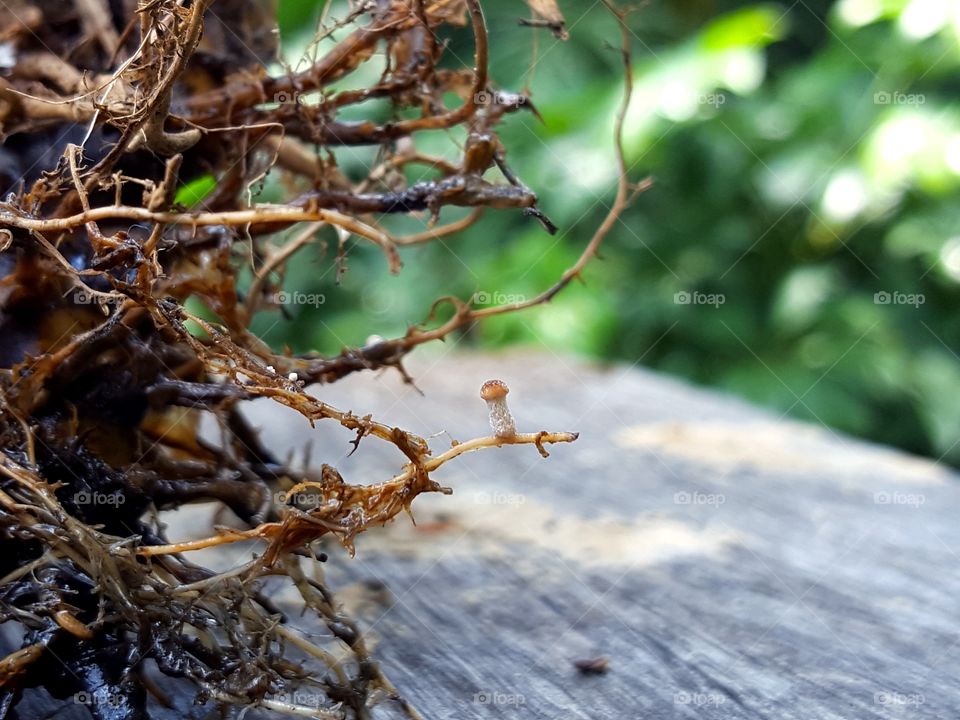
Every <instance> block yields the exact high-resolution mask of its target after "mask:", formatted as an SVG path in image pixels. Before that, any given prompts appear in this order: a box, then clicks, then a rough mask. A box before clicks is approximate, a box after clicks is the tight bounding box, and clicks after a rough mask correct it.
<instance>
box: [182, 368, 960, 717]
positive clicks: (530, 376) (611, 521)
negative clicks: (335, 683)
mask: <svg viewBox="0 0 960 720" xmlns="http://www.w3.org/2000/svg"><path fill="white" fill-rule="evenodd" d="M410 370H411V372H412V374H413V375H414V377H415V378H416V379H417V383H418V385H419V387H420V388H421V389H422V390H423V392H424V395H420V394H419V393H417V392H416V391H415V390H414V389H412V388H410V387H406V386H404V385H403V384H402V383H401V382H400V381H399V379H398V378H397V377H396V376H394V375H392V374H386V375H383V376H381V377H380V378H379V379H377V380H375V381H373V382H371V381H370V378H369V377H355V378H349V379H348V380H346V381H344V382H342V383H338V384H337V385H336V386H332V387H330V388H323V389H321V390H320V391H319V394H320V397H321V398H322V399H324V400H327V401H329V402H331V403H332V404H334V405H336V406H338V407H343V408H347V407H349V408H351V409H353V410H354V411H355V412H357V413H358V414H363V413H366V412H372V413H373V414H374V416H375V417H376V418H377V419H378V420H381V421H384V422H389V423H393V424H396V425H400V426H401V427H404V428H406V429H409V430H412V431H415V432H418V433H421V434H423V435H432V434H434V433H440V432H443V431H445V432H447V433H449V434H450V435H451V436H453V437H455V438H457V439H459V440H466V439H469V438H470V437H473V436H477V435H482V434H486V432H487V428H486V408H485V405H484V403H483V402H482V401H481V400H480V399H479V397H478V394H477V393H478V389H479V387H480V385H481V383H482V382H483V381H485V380H487V379H489V378H492V377H497V378H501V379H503V380H505V381H506V382H507V383H508V384H509V386H510V388H511V393H510V404H511V408H512V410H513V413H514V415H515V417H516V419H517V423H518V429H519V430H520V431H522V432H526V431H535V430H541V429H548V430H578V431H580V432H581V437H580V440H579V441H578V442H577V443H575V444H573V445H571V446H555V447H551V448H550V451H551V457H550V458H549V459H542V458H541V457H540V456H539V455H538V454H537V452H536V450H535V449H534V448H533V447H513V448H504V449H497V450H487V451H483V452H478V453H473V454H471V455H468V456H464V457H462V458H460V459H459V460H458V461H457V462H455V463H451V464H449V465H447V466H445V467H444V468H442V469H441V470H439V471H438V472H437V473H436V474H435V479H437V480H440V481H442V482H444V483H445V484H447V485H450V486H451V487H453V488H454V494H453V495H452V496H449V497H443V496H436V497H422V498H419V499H418V500H417V502H416V503H415V505H414V512H415V516H416V520H417V525H416V526H414V525H413V524H412V523H410V522H409V521H408V520H406V519H403V518H401V519H399V520H398V521H396V522H394V523H393V524H391V525H389V526H387V527H385V528H383V529H379V530H372V531H370V532H369V533H367V534H365V535H363V536H361V537H360V538H359V539H358V542H357V556H356V558H354V559H353V560H350V559H349V558H347V557H346V555H345V553H344V552H343V551H341V550H338V549H337V548H336V547H335V546H331V547H330V548H329V552H330V556H331V558H330V561H329V562H328V580H329V582H330V584H331V585H332V586H333V588H334V589H335V590H336V591H337V594H338V598H339V599H340V601H341V602H342V603H343V604H344V605H345V607H346V608H347V609H348V610H349V611H350V612H352V613H354V614H355V615H356V616H358V617H359V618H361V620H362V623H361V624H362V626H363V627H364V628H366V634H367V636H368V637H369V638H370V641H371V642H372V643H373V644H374V646H375V648H376V650H375V653H376V656H377V657H378V659H379V660H380V661H381V663H382V665H383V668H384V670H385V672H386V673H387V675H388V676H389V677H390V678H391V679H392V680H393V682H394V683H395V684H396V685H397V686H398V687H399V689H400V690H401V692H402V693H403V694H404V696H405V697H407V698H408V699H409V700H410V701H411V702H412V703H413V704H414V705H415V706H416V707H417V708H418V709H419V710H420V711H421V712H422V713H423V715H424V716H425V717H426V718H440V719H445V718H450V719H453V718H456V719H458V720H459V719H467V720H470V719H474V718H476V719H478V720H479V719H481V718H500V717H522V718H543V719H551V720H552V719H554V718H562V719H565V718H584V719H588V718H589V719H594V720H595V719H607V718H609V719H611V720H613V719H620V718H647V719H654V718H688V717H690V718H692V717H698V718H724V719H727V718H775V719H777V720H788V719H790V720H792V719H794V718H795V719H796V720H812V719H817V720H832V719H847V718H856V719H858V720H859V719H869V718H957V717H960V637H958V624H960V613H958V603H957V600H956V598H957V597H958V596H960V575H958V573H957V566H958V563H960V527H958V524H957V522H956V520H955V514H956V509H957V508H958V507H960V487H958V485H957V478H956V476H955V475H954V474H953V473H951V472H950V471H948V469H946V468H944V467H941V466H937V465H935V464H933V463H930V462H927V461H924V460H920V459H916V458H911V457H909V456H906V455H903V454H901V453H897V452H894V451H891V450H888V449H884V448H880V447H876V446H871V445H868V444H865V443H862V442H859V441H854V440H851V439H849V438H847V437H844V436H841V435H837V434H834V433H832V432H830V431H828V430H826V429H824V428H817V427H812V426H809V425H803V424H798V423H795V422H790V421H787V420H785V419H783V418H778V417H776V416H774V415H771V414H769V413H766V412H762V411H759V410H757V409H755V408H752V407H749V406H747V405H745V404H744V403H741V402H739V401H736V400H733V399H731V398H728V397H724V396H720V395H717V394H714V393H710V392H706V391H702V390H698V389H693V388H690V387H689V386H686V385H684V384H681V383H679V382H676V381H673V380H669V379H666V378H664V377H662V376H659V375H655V374H652V373H649V372H646V371H642V370H639V369H635V368H628V367H622V366H614V367H607V368H601V367H594V366H589V365H586V364H584V363H581V362H578V361H575V360H572V359H561V358H556V357H553V356H550V355H543V354H512V355H508V356H478V355H457V354H448V355H446V356H441V355H435V356H430V355H429V354H421V355H419V356H418V357H417V358H415V361H414V362H413V363H411V367H410ZM250 417H251V418H252V420H253V422H254V423H255V424H256V425H258V426H259V427H260V428H261V429H262V430H263V433H264V437H265V438H266V441H267V444H268V445H269V446H270V447H272V448H274V449H276V450H278V451H282V450H283V449H284V448H300V447H302V446H303V444H304V443H305V442H307V441H308V440H309V441H310V442H311V443H312V445H313V457H315V458H322V459H324V460H325V461H327V462H331V461H333V462H334V464H336V465H337V467H338V469H339V470H340V471H341V472H342V473H343V475H344V477H345V478H346V479H347V480H348V481H349V482H376V481H379V480H382V479H385V478H387V477H389V476H390V475H392V474H393V473H394V472H395V471H396V470H398V469H399V467H400V465H401V464H402V461H403V459H402V458H400V457H398V456H397V454H396V452H395V450H394V449H392V448H390V447H389V446H386V445H384V444H382V443H381V444H380V445H382V447H380V446H378V445H377V443H376V441H374V440H366V441H364V443H363V445H362V446H361V448H360V452H358V453H357V454H356V455H355V456H353V457H349V458H348V457H347V454H348V453H349V451H350V449H351V447H350V446H349V444H348V441H349V440H350V439H352V438H351V436H350V434H348V433H347V432H346V431H343V430H341V429H339V428H338V427H335V426H333V425H331V424H320V425H318V427H317V428H316V429H314V430H310V429H309V428H308V427H307V426H306V425H305V423H304V422H303V421H302V420H301V419H299V418H298V417H297V416H296V415H294V414H292V413H289V412H287V411H286V410H285V409H283V408H278V407H276V406H274V405H271V404H270V403H262V402H260V401H258V402H257V403H256V404H255V405H254V407H253V409H252V411H251V412H250ZM433 442H434V443H435V448H436V450H437V451H440V450H442V449H444V448H445V447H446V445H447V439H446V436H444V435H441V436H438V437H436V438H434V440H433ZM208 511H209V510H208V509H207V508H192V509H189V510H187V511H185V512H182V513H181V514H180V515H178V516H173V519H174V520H175V522H174V524H173V525H172V526H171V529H170V533H169V534H170V536H171V538H175V539H187V538H189V537H195V536H196V534H197V533H199V532H201V531H200V529H199V526H198V523H197V522H196V517H197V515H198V514H200V513H204V512H208ZM230 552H231V553H233V554H232V555H231V556H229V557H227V556H224V557H223V558H221V560H222V562H223V563H224V564H229V563H230V562H235V561H236V560H237V558H236V557H235V555H236V552H237V551H236V550H231V551H230ZM240 552H241V553H243V552H244V551H242V550H241V551H240ZM246 553H247V554H246V555H245V557H244V559H246V558H248V557H249V549H248V550H246ZM275 600H276V601H277V602H278V603H280V604H281V606H284V607H286V608H287V609H294V607H295V606H294V603H293V599H292V598H289V597H287V596H285V595H282V594H281V595H279V596H278V597H277V598H275ZM304 622H307V623H309V619H307V620H304ZM597 657H606V658H607V659H608V660H609V669H608V671H607V672H606V673H605V674H599V675H584V674H582V673H580V672H579V671H578V670H577V669H576V667H575V666H574V663H575V661H578V660H584V659H591V658H597ZM375 714H376V716H377V717H381V718H392V717H399V715H398V714H395V713H394V712H393V710H392V709H391V708H390V707H388V706H383V707H382V708H379V709H378V710H377V711H376V713H375ZM198 717H199V715H198Z"/></svg>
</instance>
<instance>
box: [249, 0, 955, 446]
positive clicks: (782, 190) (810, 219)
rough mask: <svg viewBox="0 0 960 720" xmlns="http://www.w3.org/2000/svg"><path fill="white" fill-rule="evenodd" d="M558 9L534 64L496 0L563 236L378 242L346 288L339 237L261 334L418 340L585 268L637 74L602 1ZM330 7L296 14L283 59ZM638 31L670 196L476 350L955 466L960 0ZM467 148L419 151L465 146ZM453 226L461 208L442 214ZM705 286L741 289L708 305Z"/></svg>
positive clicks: (505, 55)
mask: <svg viewBox="0 0 960 720" xmlns="http://www.w3.org/2000/svg"><path fill="white" fill-rule="evenodd" d="M560 5H561V8H562V9H563V10H564V12H565V13H566V15H567V19H568V25H569V28H570V34H571V39H570V40H569V42H566V43H562V42H558V41H556V40H555V39H554V38H553V37H552V36H550V34H549V33H547V32H545V31H541V32H539V33H537V39H536V49H537V55H536V58H537V60H536V64H535V66H534V68H533V70H532V72H531V71H530V58H531V51H532V43H533V33H532V31H531V30H529V29H525V28H521V27H519V26H518V24H517V18H518V17H519V16H521V15H526V14H527V11H526V8H525V7H524V6H523V4H522V3H520V2H519V0H509V1H508V0H488V1H485V2H484V8H485V10H486V14H487V18H488V22H489V25H490V29H491V38H492V41H491V45H492V56H493V63H492V77H493V78H494V80H495V81H496V83H497V84H498V86H499V87H502V88H504V89H509V90H520V89H523V88H524V87H525V86H527V83H529V89H530V91H531V93H532V99H533V102H534V104H535V105H536V107H537V109H538V110H539V111H540V113H541V114H542V116H543V118H544V121H545V122H544V123H543V124H541V123H539V122H538V121H537V120H536V119H535V118H534V117H533V115H532V114H530V113H520V114H515V115H512V116H510V117H509V118H508V119H507V120H506V122H505V124H504V126H503V128H502V139H503V141H504V144H505V145H506V148H507V150H508V160H509V162H510V163H511V165H512V166H513V167H514V169H515V170H516V171H517V172H518V174H519V175H520V176H521V177H522V178H523V179H524V180H525V181H526V183H527V184H528V185H530V186H531V187H532V188H534V189H535V190H536V191H537V192H538V193H539V194H540V196H541V199H542V207H543V209H544V210H545V212H547V214H548V215H550V217H551V218H552V219H553V220H554V221H555V222H556V223H557V224H558V225H559V226H560V227H561V228H562V230H561V232H560V233H559V234H558V235H557V236H555V237H550V236H548V235H546V234H545V233H544V232H543V231H542V230H541V229H540V227H539V226H538V225H537V224H536V223H535V222H534V221H533V220H530V219H527V218H523V217H522V216H521V215H520V214H519V213H514V212H503V211H501V212H491V213H487V215H486V216H485V218H484V219H483V220H482V221H481V222H480V223H478V224H477V225H476V226H474V227H473V228H472V229H471V230H469V231H468V232H466V233H464V234H462V235H460V236H456V237H453V238H450V239H446V240H444V241H443V242H441V243H434V244H431V245H429V246H423V247H417V248H412V249H409V250H407V251H406V252H405V253H404V259H405V262H406V267H405V268H404V271H403V272H402V273H401V274H400V276H399V277H391V276H389V275H388V273H387V272H386V269H385V267H384V262H383V259H382V257H381V256H380V255H379V254H378V253H377V252H376V251H375V249H374V250H371V249H368V248H366V247H364V246H359V245H358V246H356V247H355V248H353V249H351V251H350V254H349V257H348V260H347V263H348V267H349V270H348V272H347V273H346V274H345V275H344V276H343V277H342V278H341V279H340V281H339V283H338V282H337V276H336V272H335V270H334V262H333V254H334V250H335V242H333V241H332V239H331V242H330V243H328V245H329V247H328V251H327V253H326V254H323V253H321V252H319V251H318V250H317V248H316V247H312V248H308V251H307V252H305V253H301V254H300V255H299V256H298V261H297V262H296V263H295V264H294V268H293V269H292V272H291V273H290V274H289V275H288V277H287V288H288V289H292V288H296V289H299V290H301V291H303V292H310V293H320V294H322V295H323V297H324V299H325V300H324V303H323V304H322V305H318V306H317V305H315V306H297V307H291V308H289V310H290V315H291V316H292V317H288V318H286V319H284V318H282V317H279V316H278V315H277V313H276V312H273V313H269V314H267V313H265V314H263V315H261V316H260V317H259V318H258V319H257V329H258V330H259V331H260V332H262V333H265V334H266V335H267V337H268V338H269V339H271V340H272V341H273V342H275V343H278V344H282V343H287V344H289V345H290V346H292V347H294V348H295V349H297V350H307V349H313V350H320V351H323V352H338V351H339V350H340V348H341V347H343V346H344V345H357V344H362V343H363V342H364V341H365V339H366V337H367V335H368V334H370V333H377V334H380V335H383V336H391V335H396V334H401V333H403V332H404V330H405V329H406V326H407V324H408V323H414V322H419V321H421V320H422V319H423V318H424V317H425V315H426V312H427V310H428V308H429V306H430V304H431V302H432V301H433V300H434V299H435V298H436V297H438V296H440V295H447V294H455V295H458V296H460V297H461V298H467V297H470V296H471V295H474V294H475V293H483V294H482V295H479V296H478V298H479V300H480V301H485V300H487V299H488V298H489V299H492V300H503V299H510V296H514V297H516V296H527V297H529V296H532V295H534V294H536V293H538V292H540V291H542V290H543V289H545V288H547V287H549V286H550V285H551V284H552V283H553V282H554V281H555V280H556V279H557V277H559V275H560V274H561V273H562V272H563V270H564V269H565V268H566V267H568V266H569V265H570V264H571V263H572V262H573V261H574V260H575V259H576V257H577V256H578V254H579V252H580V250H581V249H582V247H583V246H584V244H585V243H586V242H587V240H588V239H589V237H590V234H591V232H592V231H593V229H594V228H595V227H596V225H597V224H598V222H599V221H600V220H601V218H602V217H603V215H604V213H605V211H606V208H607V206H608V204H609V202H610V200H611V198H612V196H613V189H614V182H615V172H614V164H613V158H612V154H611V143H610V133H611V127H612V116H613V113H614V109H615V107H616V104H617V103H618V102H619V99H620V93H621V72H620V67H619V63H620V59H619V56H618V54H617V52H616V51H615V50H614V49H613V48H612V46H613V45H616V43H617V42H618V37H617V34H616V28H615V25H614V22H613V20H612V19H611V18H610V16H609V15H608V14H607V13H606V12H605V11H604V10H603V8H602V6H601V5H600V4H597V5H593V6H592V7H591V6H590V3H579V2H563V1H562V0H561V2H560ZM320 9H321V8H320V7H319V6H314V5H311V4H310V3H304V2H301V0H285V1H284V2H283V3H282V5H281V11H282V31H283V37H284V42H285V48H286V52H287V56H288V57H289V58H293V59H295V58H297V57H299V55H300V53H301V52H302V50H303V47H304V46H305V44H306V43H307V42H308V41H309V39H310V31H311V28H312V27H313V23H314V21H315V19H316V17H317V16H318V13H319V12H320ZM341 10H342V8H339V7H338V6H336V5H335V6H334V7H333V8H332V12H333V15H334V16H336V15H337V13H338V12H339V11H341ZM340 15H342V12H341V13H340ZM630 22H631V26H632V27H633V29H634V32H635V34H636V37H635V43H634V68H635V71H636V83H637V92H636V97H635V99H634V102H633V106H632V109H631V112H630V116H629V121H628V126H627V139H628V143H627V144H628V154H629V162H630V164H631V165H632V166H633V175H634V177H635V178H636V179H640V178H642V177H644V176H646V175H650V176H652V177H653V179H654V181H655V184H654V186H653V188H652V189H651V190H649V191H647V192H646V193H645V194H643V195H642V196H641V197H640V198H639V199H638V201H637V202H636V203H635V205H634V206H633V207H632V208H631V209H630V210H629V211H628V212H627V213H626V215H625V216H624V218H623V222H622V223H620V224H619V225H618V226H617V227H616V229H615V230H614V232H613V233H612V234H611V236H610V237H609V239H608V241H607V243H606V245H605V248H604V251H603V260H602V261H600V262H596V263H594V264H593V265H592V266H591V267H590V268H589V269H588V271H587V273H586V280H587V284H586V285H585V286H573V287H571V288H569V289H568V290H567V291H566V292H564V293H562V294H561V295H560V296H559V297H558V298H557V299H556V300H555V301H554V302H553V303H552V304H551V306H550V307H548V308H538V309H535V310H533V311H528V312H526V313H525V314H518V315H514V316H511V317H504V318H497V319H494V320H493V321H491V322H488V323H486V324H484V325H481V326H480V327H477V328H475V329H473V330H472V331H471V332H470V333H469V334H467V335H465V336H464V337H461V338H459V339H458V340H457V342H459V343H460V344H462V345H473V346H480V347H498V346H503V345H516V344H523V345H529V346H534V347H538V348H544V347H545V348H548V349H549V350H550V351H553V352H556V353H577V354H581V355H585V356H589V357H594V358H602V359H609V360H620V361H626V362H627V363H631V362H636V363H641V364H643V365H646V366H649V367H652V368H657V369H659V370H663V371H666V372H668V373H673V374H676V375H680V376H683V377H685V378H689V379H691V380H693V381H695V382H697V383H701V384H703V385H709V386H714V387H717V388H720V389H723V390H727V391H731V392H733V393H736V394H739V395H741V396H743V397H745V398H748V399H749V400H752V401H754V402H757V403H760V404H763V405H766V406H769V407H772V408H775V409H777V410H779V411H782V412H783V413H786V414H789V415H792V416H795V417H799V418H803V419H807V420H811V421H814V422H820V423H824V424H826V425H829V426H831V427H834V428H838V429H840V430H843V431H846V432H850V433H854V434H856V435H860V436H863V437H866V438H870V439H874V440H878V441H882V442H886V443H891V444H894V445H898V446H900V447H903V448H906V449H907V450H910V451H913V452H917V453H923V454H927V455H931V456H933V457H936V458H943V459H944V460H945V461H947V462H950V463H952V464H955V465H956V464H958V463H960V444H958V440H960V403H958V402H957V401H956V399H955V395H954V394H955V393H956V392H957V391H958V389H960V359H958V355H957V347H958V341H960V317H958V316H957V313H955V311H954V309H955V307H956V304H957V301H958V299H960V205H958V202H957V199H958V197H957V191H958V187H960V106H958V104H957V102H956V97H957V93H958V91H960V3H957V2H954V1H952V0H839V2H829V1H824V0H801V1H800V2H796V3H793V4H784V5H777V4H752V3H738V2H717V3H714V2H706V1H703V0H687V1H684V2H671V3H664V2H662V1H658V0H654V2H650V3H648V4H645V5H642V6H641V7H640V8H639V9H638V10H637V12H635V13H634V14H633V15H632V16H631V18H630ZM449 41H450V63H451V64H454V59H455V58H462V59H464V60H465V61H466V62H469V60H470V58H471V57H472V44H471V38H470V35H469V32H466V31H465V32H463V33H452V34H450V35H449ZM321 50H322V47H321ZM361 79H362V78H361ZM361 79H358V80H352V81H351V83H358V82H359V81H360V80H361ZM366 79H368V80H369V79H370V78H369V77H368V78H366ZM346 86H347V85H344V87H346ZM337 89H340V88H337ZM362 112H363V113H370V112H373V113H374V114H379V115H380V116H382V117H383V118H387V117H389V116H390V113H391V110H390V108H389V107H383V106H376V105H367V106H364V107H363V108H362ZM461 140H462V136H458V135H456V134H453V133H436V134H435V136H432V137H429V138H424V139H422V140H420V141H418V142H419V143H420V145H419V147H421V148H422V149H425V150H432V151H436V152H441V153H444V154H445V155H446V156H447V157H450V158H455V157H457V152H458V151H457V147H456V144H457V143H458V142H460V141H461ZM337 157H338V162H339V163H340V165H341V168H342V169H343V170H344V171H345V172H346V173H347V174H348V175H349V174H351V170H357V169H359V168H361V167H363V166H365V165H367V164H370V163H372V162H373V161H374V160H375V156H374V154H373V151H371V150H369V149H350V148H345V149H341V150H338V151H337ZM408 179H409V180H417V179H419V177H418V176H417V175H413V174H411V175H410V176H409V178H408ZM456 217H458V214H457V212H456V211H452V212H449V213H447V212H446V211H445V213H444V215H443V217H442V221H448V220H451V219H454V218H456ZM391 222H393V224H392V225H391V227H392V228H393V229H396V230H398V231H400V230H403V229H406V230H408V231H409V230H414V229H417V227H418V226H416V223H413V222H410V221H406V220H403V221H400V222H396V221H393V220H391ZM419 227H422V224H421V225H420V226H419ZM678 293H687V295H677V294H678ZM697 293H699V294H697ZM877 293H881V294H880V295H877ZM882 293H887V295H883V294H882ZM710 294H715V295H717V294H718V295H722V299H723V302H722V304H718V303H715V304H712V305H711V304H703V303H702V302H699V301H704V300H707V299H710V298H709V295H710ZM685 298H690V299H691V302H689V303H687V304H684V303H683V302H682V301H683V300H684V299H685ZM885 299H886V300H889V302H884V300H885Z"/></svg>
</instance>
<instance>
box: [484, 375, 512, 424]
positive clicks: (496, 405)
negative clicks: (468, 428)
mask: <svg viewBox="0 0 960 720" xmlns="http://www.w3.org/2000/svg"><path fill="white" fill-rule="evenodd" d="M508 392H510V388H508V387H507V384H506V383H505V382H503V381H502V380H487V381H486V382H485V383H484V384H483V385H482V386H481V387H480V397H481V398H482V399H483V400H485V401H486V403H487V407H488V408H489V409H490V427H491V428H492V429H493V434H494V435H496V436H497V437H498V438H509V437H513V436H514V435H516V434H517V424H516V423H515V422H514V420H513V415H511V414H510V409H509V408H508V407H507V393H508Z"/></svg>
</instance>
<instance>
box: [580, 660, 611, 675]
mask: <svg viewBox="0 0 960 720" xmlns="http://www.w3.org/2000/svg"><path fill="white" fill-rule="evenodd" d="M573 666H574V667H575V668H576V669H577V670H579V671H580V674H581V675H604V674H606V672H607V670H609V669H610V660H609V659H608V658H605V657H595V658H583V659H580V660H574V661H573Z"/></svg>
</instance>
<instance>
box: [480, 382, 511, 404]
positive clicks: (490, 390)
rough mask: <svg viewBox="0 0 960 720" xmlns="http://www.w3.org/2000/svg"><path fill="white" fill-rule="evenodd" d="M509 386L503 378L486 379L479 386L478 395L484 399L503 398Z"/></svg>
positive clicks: (508, 390)
mask: <svg viewBox="0 0 960 720" xmlns="http://www.w3.org/2000/svg"><path fill="white" fill-rule="evenodd" d="M508 392H510V388H508V387H507V384H506V383H505V382H504V381H503V380H487V381H486V382H485V383H484V384H483V385H481V386H480V397H481V398H482V399H484V400H487V401H489V400H499V399H501V398H505V397H506V396H507V393H508Z"/></svg>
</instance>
